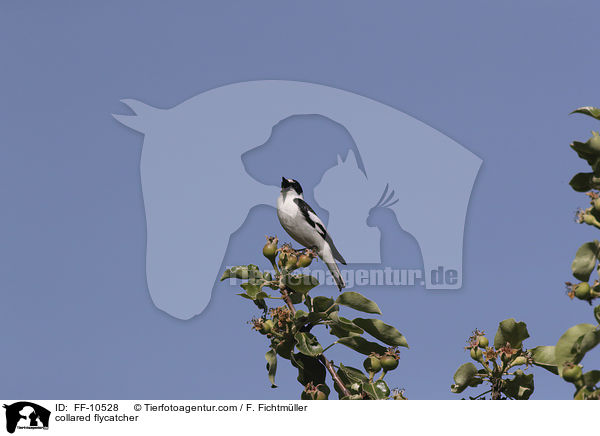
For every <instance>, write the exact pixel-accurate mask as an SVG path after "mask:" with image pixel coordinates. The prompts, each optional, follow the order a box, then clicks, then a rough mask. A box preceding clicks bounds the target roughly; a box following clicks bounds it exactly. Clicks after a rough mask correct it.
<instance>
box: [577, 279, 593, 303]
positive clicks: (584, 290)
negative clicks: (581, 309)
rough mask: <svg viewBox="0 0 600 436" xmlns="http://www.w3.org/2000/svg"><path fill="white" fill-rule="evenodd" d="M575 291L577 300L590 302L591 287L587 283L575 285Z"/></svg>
mask: <svg viewBox="0 0 600 436" xmlns="http://www.w3.org/2000/svg"><path fill="white" fill-rule="evenodd" d="M573 290H574V291H575V296H576V297H577V298H579V299H580V300H589V298H590V294H591V292H590V290H591V289H590V285H589V284H588V283H586V282H582V283H579V284H578V285H575V287H574V289H573Z"/></svg>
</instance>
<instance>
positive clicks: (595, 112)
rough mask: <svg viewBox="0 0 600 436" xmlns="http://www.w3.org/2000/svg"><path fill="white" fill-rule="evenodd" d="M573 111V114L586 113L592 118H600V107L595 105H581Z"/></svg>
mask: <svg viewBox="0 0 600 436" xmlns="http://www.w3.org/2000/svg"><path fill="white" fill-rule="evenodd" d="M571 113H572V114H584V115H588V116H590V117H592V118H596V119H597V120H600V109H599V108H597V107H593V106H584V107H580V108H577V109H575V110H574V111H573V112H571Z"/></svg>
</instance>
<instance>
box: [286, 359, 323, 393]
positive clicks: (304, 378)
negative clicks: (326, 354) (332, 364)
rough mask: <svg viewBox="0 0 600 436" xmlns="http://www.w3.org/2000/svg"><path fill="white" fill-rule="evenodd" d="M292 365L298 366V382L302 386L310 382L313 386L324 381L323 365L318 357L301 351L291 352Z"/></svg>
mask: <svg viewBox="0 0 600 436" xmlns="http://www.w3.org/2000/svg"><path fill="white" fill-rule="evenodd" d="M291 362H292V365H294V366H295V367H296V368H298V378H297V380H298V382H300V384H302V385H303V386H306V385H307V384H308V383H312V384H313V385H314V386H317V385H319V384H324V383H325V367H324V366H323V365H322V364H321V362H319V359H317V358H316V357H312V356H307V355H305V354H302V353H295V354H292V358H291Z"/></svg>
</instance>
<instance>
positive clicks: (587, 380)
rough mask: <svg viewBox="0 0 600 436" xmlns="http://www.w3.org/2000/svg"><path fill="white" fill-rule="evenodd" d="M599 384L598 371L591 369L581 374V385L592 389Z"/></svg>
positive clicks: (599, 375)
mask: <svg viewBox="0 0 600 436" xmlns="http://www.w3.org/2000/svg"><path fill="white" fill-rule="evenodd" d="M598 382H600V371H598V370H597V369H593V370H591V371H588V372H586V373H584V374H583V383H584V384H585V385H586V386H587V387H588V388H590V389H593V388H594V387H595V386H596V385H597V384H598Z"/></svg>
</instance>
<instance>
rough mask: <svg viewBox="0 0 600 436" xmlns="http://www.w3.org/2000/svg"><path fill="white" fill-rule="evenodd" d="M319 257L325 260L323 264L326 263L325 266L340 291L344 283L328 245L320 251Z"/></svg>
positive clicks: (344, 285)
mask: <svg viewBox="0 0 600 436" xmlns="http://www.w3.org/2000/svg"><path fill="white" fill-rule="evenodd" d="M321 259H323V262H325V265H327V268H329V272H330V273H331V275H332V277H333V280H335V284H336V285H337V287H338V288H339V290H340V291H341V290H342V289H343V288H345V287H346V283H345V282H344V279H343V277H342V273H341V272H340V269H339V268H338V266H337V263H335V259H334V257H333V253H332V252H331V250H330V249H329V247H325V249H324V250H323V252H322V253H321Z"/></svg>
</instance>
